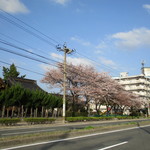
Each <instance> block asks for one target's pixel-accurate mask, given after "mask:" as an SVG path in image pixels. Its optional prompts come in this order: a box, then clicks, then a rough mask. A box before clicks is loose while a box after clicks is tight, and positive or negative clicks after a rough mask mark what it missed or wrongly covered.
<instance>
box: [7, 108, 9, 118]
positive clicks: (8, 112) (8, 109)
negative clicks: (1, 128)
mask: <svg viewBox="0 0 150 150" xmlns="http://www.w3.org/2000/svg"><path fill="white" fill-rule="evenodd" d="M8 116H9V109H8V108H7V118H8Z"/></svg>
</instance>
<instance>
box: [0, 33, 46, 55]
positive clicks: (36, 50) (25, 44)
mask: <svg viewBox="0 0 150 150" xmlns="http://www.w3.org/2000/svg"><path fill="white" fill-rule="evenodd" d="M0 34H1V35H2V36H4V37H6V38H8V39H11V40H13V41H15V42H17V43H19V44H21V45H24V46H26V47H28V48H31V49H34V50H36V51H39V52H42V53H44V54H46V55H47V53H45V52H44V51H42V50H39V49H36V48H34V47H32V46H29V45H27V44H25V43H23V42H21V41H18V40H16V39H14V38H12V37H10V36H8V35H5V34H3V33H1V32H0Z"/></svg>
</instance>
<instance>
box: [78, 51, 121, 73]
mask: <svg viewBox="0 0 150 150" xmlns="http://www.w3.org/2000/svg"><path fill="white" fill-rule="evenodd" d="M76 53H77V54H78V55H80V56H83V57H85V58H87V59H88V60H90V61H92V62H94V63H96V64H97V65H98V66H104V67H105V68H107V69H109V70H111V71H112V72H114V70H117V69H114V68H111V67H109V66H106V65H104V64H101V65H100V63H99V62H97V61H95V60H93V59H91V58H89V57H88V56H86V55H84V54H81V53H79V52H76ZM117 72H119V71H118V70H117Z"/></svg>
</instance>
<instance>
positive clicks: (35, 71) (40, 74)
mask: <svg viewBox="0 0 150 150" xmlns="http://www.w3.org/2000/svg"><path fill="white" fill-rule="evenodd" d="M0 62H1V63H3V64H6V65H12V64H9V63H7V62H4V61H1V60H0ZM15 66H16V65H15ZM16 67H17V68H19V69H22V70H25V71H29V72H32V73H35V74H38V75H41V76H45V75H44V74H42V73H39V72H36V71H32V70H29V69H25V68H23V67H19V66H16Z"/></svg>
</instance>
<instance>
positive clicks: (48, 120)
mask: <svg viewBox="0 0 150 150" xmlns="http://www.w3.org/2000/svg"><path fill="white" fill-rule="evenodd" d="M55 120H56V119H55V118H24V121H25V122H27V123H28V124H48V123H52V122H54V121H55Z"/></svg>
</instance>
